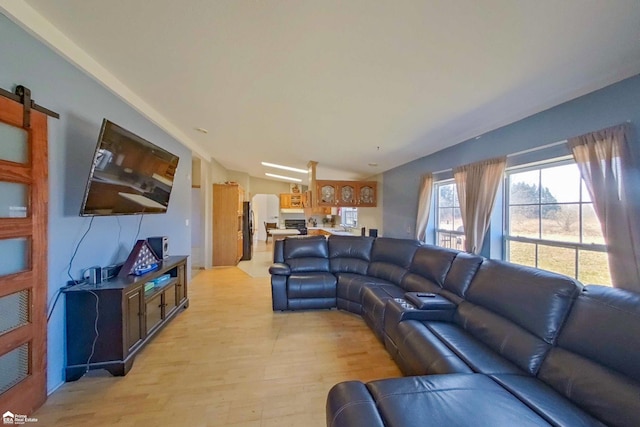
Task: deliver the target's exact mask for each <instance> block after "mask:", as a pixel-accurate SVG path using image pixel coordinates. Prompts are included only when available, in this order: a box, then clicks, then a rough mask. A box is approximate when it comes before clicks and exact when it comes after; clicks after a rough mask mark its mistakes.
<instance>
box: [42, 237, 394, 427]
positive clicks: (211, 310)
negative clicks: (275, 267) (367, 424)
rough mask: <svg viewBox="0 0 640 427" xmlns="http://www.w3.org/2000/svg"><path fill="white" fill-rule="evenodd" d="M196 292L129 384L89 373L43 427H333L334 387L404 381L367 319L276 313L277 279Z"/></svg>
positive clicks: (48, 412) (244, 277)
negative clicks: (329, 410) (328, 419)
mask: <svg viewBox="0 0 640 427" xmlns="http://www.w3.org/2000/svg"><path fill="white" fill-rule="evenodd" d="M263 246H264V245H263ZM269 246H271V245H269ZM267 249H268V248H267ZM190 286H191V287H190V300H191V305H190V307H189V309H187V310H186V311H184V312H183V313H181V314H179V315H178V316H177V317H176V318H175V319H174V320H173V321H172V322H171V323H170V324H169V325H167V327H166V328H165V329H164V330H162V331H161V332H160V334H159V335H157V336H156V338H155V339H154V340H153V341H152V342H151V343H150V344H149V345H148V346H147V347H146V348H144V349H143V350H142V352H141V353H139V355H138V357H137V358H136V360H135V363H134V365H133V368H132V369H131V371H130V372H129V373H128V374H127V375H126V376H125V377H111V376H110V375H109V374H107V373H105V372H104V371H91V372H89V373H88V374H87V375H85V376H84V377H83V378H81V379H80V380H79V381H77V382H73V383H66V384H64V385H63V386H62V387H61V388H59V389H58V390H56V391H55V392H54V393H53V394H52V395H51V396H49V399H48V400H47V402H46V403H45V405H44V406H43V407H42V408H40V409H39V410H38V411H36V413H34V414H33V416H34V417H36V418H38V420H39V421H38V423H37V425H38V426H87V425H91V426H111V425H117V426H154V427H155V426H158V427H159V426H163V427H164V426H181V427H182V426H229V427H230V426H281V427H282V426H296V427H297V426H304V427H307V426H325V402H326V396H327V392H328V391H329V389H330V388H331V386H333V385H334V384H336V383H337V382H340V381H345V380H351V379H359V380H362V381H369V380H373V379H377V378H388V377H398V376H400V375H401V374H400V372H399V370H398V369H397V367H396V366H395V364H394V362H393V361H392V360H391V358H390V357H389V355H388V354H387V352H386V351H385V350H384V347H383V346H382V345H381V344H380V343H379V342H378V341H377V340H376V339H375V337H374V336H373V333H372V332H371V331H370V330H369V329H368V327H367V326H366V325H365V324H364V322H363V321H362V319H361V318H360V317H359V316H354V315H351V314H349V313H346V312H341V311H337V310H331V311H327V310H324V311H306V312H290V313H279V312H277V313H274V312H273V311H272V310H271V288H270V284H269V279H268V278H263V277H261V278H252V277H250V276H249V275H248V274H246V273H245V272H243V271H242V270H240V269H238V268H235V267H234V268H218V269H214V270H207V271H203V272H201V273H199V274H197V275H196V276H195V277H194V278H193V280H192V282H191V284H190Z"/></svg>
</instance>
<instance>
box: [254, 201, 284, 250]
mask: <svg viewBox="0 0 640 427" xmlns="http://www.w3.org/2000/svg"><path fill="white" fill-rule="evenodd" d="M251 201H252V205H253V212H254V213H255V215H256V231H257V233H254V235H253V239H254V244H255V243H256V242H258V241H263V242H264V241H266V240H267V232H266V230H265V226H264V223H265V222H275V223H279V220H280V217H279V216H278V215H279V213H280V199H278V196H276V195H275V194H256V195H255V196H253V198H252V199H251Z"/></svg>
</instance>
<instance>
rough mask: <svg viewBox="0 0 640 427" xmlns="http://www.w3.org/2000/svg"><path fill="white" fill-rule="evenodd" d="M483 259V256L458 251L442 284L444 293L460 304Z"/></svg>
mask: <svg viewBox="0 0 640 427" xmlns="http://www.w3.org/2000/svg"><path fill="white" fill-rule="evenodd" d="M483 261H484V258H483V257H481V256H478V255H473V254H468V253H466V252H458V254H457V255H456V257H455V258H454V259H453V261H452V262H451V268H449V271H448V272H447V277H446V278H445V280H444V283H443V285H442V295H444V296H445V297H447V298H448V299H450V300H451V301H453V302H455V303H457V304H459V303H460V301H462V299H463V298H464V297H465V295H466V293H467V290H468V289H469V285H470V284H471V281H472V280H473V278H474V277H475V275H476V273H477V272H478V269H479V268H480V265H481V264H482V262H483Z"/></svg>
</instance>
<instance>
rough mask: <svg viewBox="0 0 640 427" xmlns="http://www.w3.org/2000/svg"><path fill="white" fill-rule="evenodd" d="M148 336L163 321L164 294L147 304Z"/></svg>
mask: <svg viewBox="0 0 640 427" xmlns="http://www.w3.org/2000/svg"><path fill="white" fill-rule="evenodd" d="M145 305H146V317H145V319H146V323H147V334H148V333H149V332H150V331H152V330H153V329H154V328H155V327H156V326H158V324H159V323H160V322H161V321H162V294H161V293H160V294H158V295H156V296H154V297H153V298H151V299H150V300H148V301H147V302H146V304H145Z"/></svg>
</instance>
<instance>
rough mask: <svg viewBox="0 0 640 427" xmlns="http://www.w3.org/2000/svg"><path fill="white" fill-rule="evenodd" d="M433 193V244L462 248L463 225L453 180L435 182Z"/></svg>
mask: <svg viewBox="0 0 640 427" xmlns="http://www.w3.org/2000/svg"><path fill="white" fill-rule="evenodd" d="M434 194H435V214H436V218H435V224H436V226H435V229H436V239H435V244H436V245H437V246H442V247H445V248H453V249H458V250H464V227H463V226H462V215H461V213H460V203H459V202H458V191H457V188H456V183H455V182H454V181H453V180H447V181H441V182H437V183H436V184H435V185H434Z"/></svg>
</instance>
